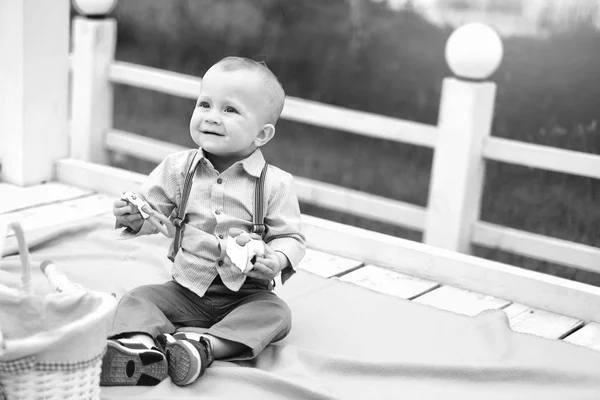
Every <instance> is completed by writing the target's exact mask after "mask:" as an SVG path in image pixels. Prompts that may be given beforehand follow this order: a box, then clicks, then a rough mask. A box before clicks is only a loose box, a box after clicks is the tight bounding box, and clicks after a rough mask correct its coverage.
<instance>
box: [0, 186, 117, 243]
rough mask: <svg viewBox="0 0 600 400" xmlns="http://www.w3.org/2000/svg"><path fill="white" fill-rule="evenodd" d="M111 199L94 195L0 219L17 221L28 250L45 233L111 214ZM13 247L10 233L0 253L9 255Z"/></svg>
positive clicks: (44, 235)
mask: <svg viewBox="0 0 600 400" xmlns="http://www.w3.org/2000/svg"><path fill="white" fill-rule="evenodd" d="M113 200H114V198H113V197H110V196H107V195H104V194H95V195H90V196H87V197H82V198H78V199H75V200H68V201H64V202H61V203H54V204H49V205H45V206H41V207H35V208H28V209H26V210H23V211H18V212H13V213H7V214H3V215H2V216H0V218H2V219H3V220H6V221H15V220H16V221H19V222H20V223H21V226H22V227H23V230H24V231H25V232H26V238H27V241H28V243H29V246H30V247H31V246H33V245H35V244H36V243H38V242H39V241H40V240H41V239H43V238H44V237H46V235H47V234H48V233H49V232H52V231H56V230H57V229H59V228H61V227H67V226H72V225H74V224H77V223H80V222H85V221H86V220H87V219H89V218H91V217H94V216H98V215H102V214H109V213H111V212H112V202H113ZM16 248H17V247H16V239H15V237H14V234H9V235H8V237H7V238H6V243H5V251H4V253H5V254H6V253H10V252H13V251H14V250H15V249H16Z"/></svg>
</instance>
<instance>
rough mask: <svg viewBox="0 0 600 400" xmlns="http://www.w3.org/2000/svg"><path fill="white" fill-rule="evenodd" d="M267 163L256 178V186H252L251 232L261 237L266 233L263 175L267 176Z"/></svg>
mask: <svg viewBox="0 0 600 400" xmlns="http://www.w3.org/2000/svg"><path fill="white" fill-rule="evenodd" d="M268 167H269V164H266V163H265V166H264V167H263V169H262V171H261V173H260V177H259V178H258V179H257V180H256V186H255V187H254V215H253V217H252V224H253V225H252V233H256V234H259V235H260V236H261V237H262V236H264V235H265V233H267V228H266V226H265V215H264V213H265V209H264V198H265V194H264V192H265V177H266V176H267V169H268Z"/></svg>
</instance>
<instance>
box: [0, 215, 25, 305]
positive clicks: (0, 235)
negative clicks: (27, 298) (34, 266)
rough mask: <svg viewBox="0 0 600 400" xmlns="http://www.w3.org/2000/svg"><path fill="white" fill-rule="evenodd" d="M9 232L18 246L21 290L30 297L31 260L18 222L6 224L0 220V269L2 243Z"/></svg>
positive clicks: (23, 233)
mask: <svg viewBox="0 0 600 400" xmlns="http://www.w3.org/2000/svg"><path fill="white" fill-rule="evenodd" d="M9 230H12V231H13V232H14V233H15V236H16V237H17V243H18V245H19V256H20V258H21V267H22V273H21V290H22V291H23V292H25V293H26V294H28V295H30V294H32V293H33V290H32V286H31V260H30V258H29V248H28V247H27V241H26V240H25V232H24V231H23V228H22V227H21V224H20V223H19V222H18V221H12V222H8V223H7V222H6V221H2V220H0V267H2V258H1V256H2V254H3V251H4V241H5V239H6V236H8V232H9Z"/></svg>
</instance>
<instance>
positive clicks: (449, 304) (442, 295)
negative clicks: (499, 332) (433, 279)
mask: <svg viewBox="0 0 600 400" xmlns="http://www.w3.org/2000/svg"><path fill="white" fill-rule="evenodd" d="M413 302H415V303H419V304H426V305H429V306H432V307H435V308H439V309H440V310H446V311H452V312H454V313H457V314H463V315H468V316H474V315H477V314H479V313H480V312H482V311H485V310H499V309H501V308H504V307H506V306H507V305H509V304H510V301H508V300H502V299H498V298H495V297H493V296H488V295H485V294H481V293H475V292H471V291H468V290H464V289H459V288H455V287H451V286H442V287H439V288H437V289H435V290H432V291H431V292H427V293H425V294H424V295H423V296H419V297H417V298H416V299H414V300H413Z"/></svg>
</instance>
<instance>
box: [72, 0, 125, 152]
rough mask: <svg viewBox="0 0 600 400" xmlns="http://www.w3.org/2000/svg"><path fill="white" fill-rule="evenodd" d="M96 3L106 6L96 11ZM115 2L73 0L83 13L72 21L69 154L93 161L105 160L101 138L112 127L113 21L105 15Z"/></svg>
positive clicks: (103, 142) (114, 30)
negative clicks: (110, 70) (111, 67)
mask: <svg viewBox="0 0 600 400" xmlns="http://www.w3.org/2000/svg"><path fill="white" fill-rule="evenodd" d="M88 3H89V4H88ZM96 3H97V4H99V5H100V6H102V4H103V3H106V8H100V10H99V11H98V10H96V9H95V8H94V6H95V5H96ZM115 3H116V1H90V0H86V1H83V0H77V1H75V2H74V4H75V7H76V8H77V9H78V10H79V11H80V12H82V13H86V14H87V16H86V17H75V19H74V21H73V35H72V38H73V64H72V65H73V75H72V86H71V88H72V89H71V104H72V105H71V157H72V158H77V159H80V160H85V161H90V162H96V163H106V162H107V158H108V157H107V151H106V148H105V138H106V133H107V131H108V130H109V129H111V128H112V118H113V88H112V84H111V83H110V82H109V80H108V71H109V67H110V64H111V63H112V62H113V61H114V57H115V47H116V38H117V24H116V21H115V20H114V19H110V18H105V16H106V14H107V13H108V12H110V11H111V10H112V8H113V7H114V4H115ZM89 5H91V6H92V8H89V7H88V6H89Z"/></svg>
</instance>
